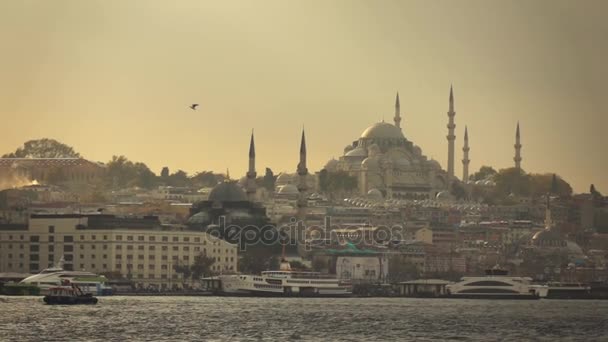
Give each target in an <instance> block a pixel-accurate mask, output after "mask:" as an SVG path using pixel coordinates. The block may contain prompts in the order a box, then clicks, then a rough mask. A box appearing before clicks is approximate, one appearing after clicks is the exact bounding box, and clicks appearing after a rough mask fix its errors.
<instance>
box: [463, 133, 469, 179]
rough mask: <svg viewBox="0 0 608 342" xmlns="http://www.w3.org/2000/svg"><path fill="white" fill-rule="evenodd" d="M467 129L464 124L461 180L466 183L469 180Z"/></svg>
mask: <svg viewBox="0 0 608 342" xmlns="http://www.w3.org/2000/svg"><path fill="white" fill-rule="evenodd" d="M469 150H470V148H469V131H468V128H467V126H464V147H463V148H462V152H463V158H462V182H463V183H465V184H467V183H468V182H469V163H470V162H471V161H470V160H469Z"/></svg>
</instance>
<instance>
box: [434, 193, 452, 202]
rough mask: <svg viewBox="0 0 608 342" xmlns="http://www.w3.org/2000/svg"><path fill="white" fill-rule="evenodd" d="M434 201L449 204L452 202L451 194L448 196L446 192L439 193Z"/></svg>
mask: <svg viewBox="0 0 608 342" xmlns="http://www.w3.org/2000/svg"><path fill="white" fill-rule="evenodd" d="M435 199H436V200H438V201H440V202H449V201H451V200H452V194H450V193H449V192H448V191H441V192H440V193H438V194H437V196H436V197H435Z"/></svg>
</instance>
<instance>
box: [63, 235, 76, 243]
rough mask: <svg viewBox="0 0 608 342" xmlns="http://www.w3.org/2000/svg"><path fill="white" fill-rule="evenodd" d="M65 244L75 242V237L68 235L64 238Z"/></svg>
mask: <svg viewBox="0 0 608 342" xmlns="http://www.w3.org/2000/svg"><path fill="white" fill-rule="evenodd" d="M63 242H74V237H73V236H71V235H66V236H64V237H63Z"/></svg>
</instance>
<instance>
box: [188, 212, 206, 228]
mask: <svg viewBox="0 0 608 342" xmlns="http://www.w3.org/2000/svg"><path fill="white" fill-rule="evenodd" d="M209 221H210V219H209V214H208V213H207V212H204V211H201V212H198V213H196V214H194V215H192V216H190V218H189V219H188V224H191V225H204V224H207V223H209Z"/></svg>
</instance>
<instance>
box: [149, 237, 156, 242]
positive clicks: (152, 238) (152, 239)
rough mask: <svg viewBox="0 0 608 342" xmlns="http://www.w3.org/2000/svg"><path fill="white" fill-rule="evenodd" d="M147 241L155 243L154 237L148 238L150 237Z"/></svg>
mask: <svg viewBox="0 0 608 342" xmlns="http://www.w3.org/2000/svg"><path fill="white" fill-rule="evenodd" d="M148 240H150V241H152V242H154V241H156V237H154V236H150V237H149V238H148Z"/></svg>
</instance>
